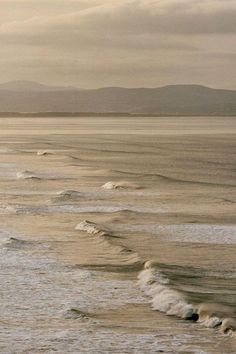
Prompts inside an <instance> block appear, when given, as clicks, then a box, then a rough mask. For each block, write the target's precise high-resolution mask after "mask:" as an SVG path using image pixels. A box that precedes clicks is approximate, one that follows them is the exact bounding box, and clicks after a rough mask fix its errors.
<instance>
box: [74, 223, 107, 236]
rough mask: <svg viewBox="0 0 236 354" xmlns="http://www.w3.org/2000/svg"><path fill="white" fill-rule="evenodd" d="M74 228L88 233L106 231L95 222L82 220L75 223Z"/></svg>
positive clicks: (95, 233) (103, 232) (103, 233)
mask: <svg viewBox="0 0 236 354" xmlns="http://www.w3.org/2000/svg"><path fill="white" fill-rule="evenodd" d="M75 230H79V231H85V232H87V233H88V234H94V235H97V234H102V235H105V233H106V231H105V230H103V229H102V228H101V227H99V226H98V225H97V224H96V223H94V222H91V221H87V220H84V221H82V222H80V223H79V224H77V225H76V227H75Z"/></svg>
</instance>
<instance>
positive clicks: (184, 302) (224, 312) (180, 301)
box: [138, 261, 236, 337]
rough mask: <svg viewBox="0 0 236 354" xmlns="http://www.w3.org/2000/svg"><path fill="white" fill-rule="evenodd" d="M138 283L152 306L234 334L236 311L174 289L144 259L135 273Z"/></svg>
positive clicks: (156, 267) (150, 263)
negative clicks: (142, 266) (141, 265)
mask: <svg viewBox="0 0 236 354" xmlns="http://www.w3.org/2000/svg"><path fill="white" fill-rule="evenodd" d="M138 284H139V286H140V288H141V289H142V290H143V291H144V292H145V294H146V295H147V296H148V297H150V298H151V304H152V308H153V309H154V310H157V311H160V312H164V313H165V314H167V315H169V316H177V317H179V318H182V319H186V320H191V321H194V322H197V323H199V324H200V325H202V326H204V327H207V328H220V330H221V332H222V333H227V334H230V335H232V336H233V337H236V313H235V310H234V309H233V308H232V307H230V306H226V305H223V304H218V303H194V302H191V301H189V299H188V296H187V295H186V294H184V292H183V291H180V290H178V289H175V288H174V287H173V285H171V281H170V279H169V278H168V277H167V276H166V275H165V274H164V273H163V272H161V271H160V270H159V269H158V266H157V264H156V263H155V262H152V261H147V262H145V264H144V270H142V271H141V272H140V273H139V275H138Z"/></svg>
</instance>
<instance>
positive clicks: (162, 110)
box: [0, 81, 236, 115]
mask: <svg viewBox="0 0 236 354" xmlns="http://www.w3.org/2000/svg"><path fill="white" fill-rule="evenodd" d="M0 112H61V113H63V112H95V113H119V112H126V113H130V114H157V115H236V91H231V90H221V89H211V88H208V87H204V86H200V85H171V86H165V87H161V88H131V89H128V88H120V87H107V88H100V89H93V90H81V89H77V88H73V87H52V86H46V85H42V84H38V83H34V82H28V81H15V82H9V83H5V84H0Z"/></svg>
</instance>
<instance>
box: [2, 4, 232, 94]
mask: <svg viewBox="0 0 236 354" xmlns="http://www.w3.org/2000/svg"><path fill="white" fill-rule="evenodd" d="M0 66H1V74H0V82H5V81H11V80H31V81H37V82H41V83H45V84H49V85H73V86H77V87H79V88H97V87H105V86H122V87H160V86H164V85H172V84H201V85H206V86H210V87H214V88H226V89H236V70H235V69H236V0H110V1H108V0H0Z"/></svg>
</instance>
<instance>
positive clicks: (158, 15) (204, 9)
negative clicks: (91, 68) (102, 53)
mask: <svg viewBox="0 0 236 354" xmlns="http://www.w3.org/2000/svg"><path fill="white" fill-rule="evenodd" d="M69 1H71V0H69ZM74 2H76V1H74ZM98 4H99V3H96V5H97V6H95V7H92V8H89V9H85V10H81V11H77V12H72V13H70V14H65V15H59V16H55V17H53V16H49V17H46V16H44V17H35V18H31V19H29V20H26V21H15V22H12V23H8V24H5V25H3V26H1V28H0V33H1V34H2V35H4V34H6V35H18V36H19V35H22V36H28V37H30V36H34V37H35V38H36V39H37V37H38V36H41V35H43V34H45V35H52V34H53V33H54V34H55V35H58V34H63V35H65V36H68V37H69V36H72V35H74V36H75V35H80V36H83V34H84V35H85V36H86V35H88V33H90V34H91V33H92V34H94V35H96V36H98V35H112V36H117V35H119V36H122V35H131V34H132V35H134V36H138V35H140V34H154V33H156V34H162V33H165V34H180V35H188V34H191V35H193V34H210V33H219V34H220V33H222V34H225V33H235V32H236V26H235V18H236V2H235V1H230V0H228V1H227V0H226V1H222V0H220V1H219V0H205V1H202V0H178V1H177V0H155V1H154V0H133V1H117V2H108V3H105V4H100V6H98Z"/></svg>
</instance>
